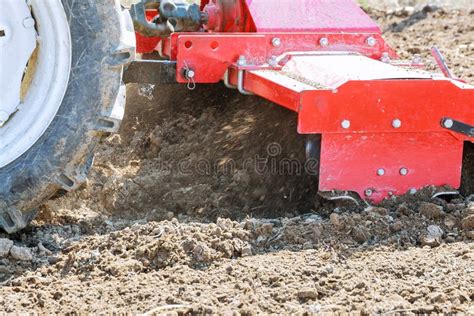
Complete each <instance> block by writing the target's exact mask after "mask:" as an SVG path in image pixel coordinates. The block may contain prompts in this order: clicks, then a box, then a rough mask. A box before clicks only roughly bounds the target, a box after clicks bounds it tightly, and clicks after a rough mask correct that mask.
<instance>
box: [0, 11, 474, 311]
mask: <svg viewBox="0 0 474 316" xmlns="http://www.w3.org/2000/svg"><path fill="white" fill-rule="evenodd" d="M370 13H371V14H372V15H373V16H374V17H375V18H376V19H377V20H378V22H379V23H380V24H381V25H382V28H383V30H384V33H385V37H386V39H387V40H388V42H389V43H391V44H392V45H393V46H394V48H396V50H397V51H399V52H400V54H401V57H403V58H412V57H413V55H414V54H421V56H422V57H423V58H426V57H428V56H429V48H430V47H431V45H433V44H437V45H438V46H439V47H440V48H441V49H442V50H443V51H444V52H445V53H446V55H447V60H449V61H450V65H452V68H453V70H454V72H455V73H456V74H458V75H459V76H461V77H462V78H464V79H466V80H467V81H470V82H474V23H473V20H474V12H472V11H471V12H469V11H445V10H442V9H435V8H432V7H431V8H426V9H425V10H423V11H419V12H411V11H410V10H400V11H397V12H392V13H390V14H387V13H384V12H370ZM428 66H429V67H431V68H433V69H434V66H433V65H432V64H431V63H430V62H429V61H428ZM127 103H128V109H127V114H126V119H125V122H124V124H123V126H122V129H121V131H120V133H119V134H118V135H112V136H110V137H108V138H107V139H105V140H104V141H103V142H102V143H101V144H100V146H99V148H98V152H97V156H96V159H95V164H94V167H93V168H92V171H91V177H90V180H89V182H88V183H87V185H86V186H84V188H82V189H81V190H79V191H77V192H70V193H65V192H62V193H60V194H58V195H57V196H56V197H54V199H52V200H51V201H49V202H47V203H46V204H45V205H44V206H43V207H42V209H41V213H40V216H39V218H38V219H37V220H36V221H35V222H34V223H33V224H32V225H31V227H29V228H28V229H27V230H25V231H23V232H21V233H18V234H16V235H13V236H7V235H5V234H2V233H0V282H1V283H0V284H1V287H0V306H1V307H0V309H2V310H4V311H6V312H25V311H32V310H34V311H37V312H40V313H52V312H71V313H72V312H95V313H104V312H130V313H148V314H149V315H152V314H163V313H165V314H166V313H171V314H186V313H192V314H201V313H229V314H230V313H233V312H236V313H240V314H256V313H259V312H261V313H293V312H294V313H307V314H312V313H318V312H336V311H337V312H348V311H358V312H364V313H396V314H402V313H431V312H462V313H465V314H474V307H473V306H474V304H473V300H474V264H473V262H474V243H473V238H474V203H473V198H472V196H471V197H469V196H468V195H469V194H464V195H463V196H459V195H454V196H448V197H443V198H431V196H432V195H433V194H434V193H435V192H437V191H439V189H435V188H426V189H424V190H422V191H420V192H417V193H416V194H414V195H407V196H404V197H402V198H394V199H393V200H389V201H386V202H384V203H383V204H382V205H380V206H377V207H374V206H369V205H365V204H360V205H358V206H356V205H354V204H352V203H346V204H341V203H334V202H327V201H324V200H323V199H321V198H320V197H318V195H317V193H316V191H317V190H316V185H317V183H316V181H315V176H314V175H311V174H308V173H305V172H301V170H300V169H301V168H302V167H304V166H305V165H304V162H305V158H304V157H305V153H304V140H305V139H304V138H303V137H301V136H298V135H297V134H296V117H295V115H294V114H292V113H290V112H288V111H286V110H284V109H282V108H279V107H278V106H276V105H271V104H269V103H268V102H266V101H263V100H259V99H258V98H254V97H246V96H241V95H239V94H237V93H234V92H233V91H230V90H227V89H225V88H223V87H222V86H199V87H198V88H197V89H196V90H195V91H192V92H190V91H188V90H187V89H186V88H185V87H183V86H174V85H170V86H149V85H129V86H128V102H127ZM288 160H292V161H297V162H298V163H299V164H298V163H297V164H296V166H293V167H292V168H286V169H285V168H283V169H281V166H287V165H285V162H286V161H288ZM275 166H276V167H275ZM306 167H308V166H306ZM310 167H311V166H310ZM305 170H308V169H305ZM309 170H313V169H311V168H310V169H309ZM316 170H317V168H316ZM466 176H467V177H472V175H466ZM471 193H472V192H471Z"/></svg>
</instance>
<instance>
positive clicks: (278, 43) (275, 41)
mask: <svg viewBox="0 0 474 316" xmlns="http://www.w3.org/2000/svg"><path fill="white" fill-rule="evenodd" d="M272 45H273V47H280V46H281V39H280V38H278V37H274V38H273V39H272Z"/></svg>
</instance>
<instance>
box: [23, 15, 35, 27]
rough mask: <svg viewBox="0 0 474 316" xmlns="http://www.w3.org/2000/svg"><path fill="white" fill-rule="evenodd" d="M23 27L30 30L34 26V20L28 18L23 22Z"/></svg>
mask: <svg viewBox="0 0 474 316" xmlns="http://www.w3.org/2000/svg"><path fill="white" fill-rule="evenodd" d="M23 26H24V27H25V28H27V29H29V28H32V27H33V26H35V20H33V18H30V17H28V18H25V19H24V20H23Z"/></svg>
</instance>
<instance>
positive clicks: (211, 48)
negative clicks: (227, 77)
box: [176, 34, 267, 83]
mask: <svg viewBox="0 0 474 316" xmlns="http://www.w3.org/2000/svg"><path fill="white" fill-rule="evenodd" d="M176 47H177V70H178V71H177V80H178V82H187V81H188V80H187V79H186V78H184V76H183V72H182V70H184V69H185V68H186V67H188V68H191V69H192V70H194V73H195V77H194V81H195V82H200V83H216V82H219V81H220V80H221V79H222V77H223V75H224V73H225V72H226V70H227V68H228V67H229V66H230V65H231V64H232V63H234V62H235V61H236V60H237V59H238V58H239V56H240V55H246V56H249V62H251V63H259V64H263V63H265V60H266V59H265V56H266V55H267V54H266V39H265V36H264V35H258V34H256V35H245V36H240V35H224V34H219V35H212V36H203V35H202V34H199V35H197V34H196V35H184V34H182V35H179V36H178V37H177V41H176Z"/></svg>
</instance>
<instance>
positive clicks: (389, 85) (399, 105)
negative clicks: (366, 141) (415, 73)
mask: <svg viewBox="0 0 474 316" xmlns="http://www.w3.org/2000/svg"><path fill="white" fill-rule="evenodd" d="M473 109H474V90H473V89H461V88H459V87H457V86H455V85H454V84H453V83H452V82H451V81H448V80H413V79H412V80H374V81H351V82H348V83H346V84H344V85H342V86H341V87H339V88H338V89H337V90H335V91H329V90H313V91H305V92H303V93H302V98H301V109H300V114H299V118H298V132H299V133H301V134H313V133H345V132H350V133H360V132H372V133H374V132H436V131H446V130H445V129H444V128H443V127H441V124H440V123H441V119H442V118H444V117H449V118H452V119H455V120H459V121H461V122H464V123H466V124H470V125H474V111H473ZM395 119H398V120H400V121H401V126H400V128H397V129H395V128H394V127H393V126H392V122H393V120H395ZM343 120H348V121H350V128H348V129H344V128H342V126H341V122H342V121H343ZM459 137H460V138H461V137H462V136H461V135H460V134H459ZM464 138H465V139H467V136H466V137H464Z"/></svg>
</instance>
